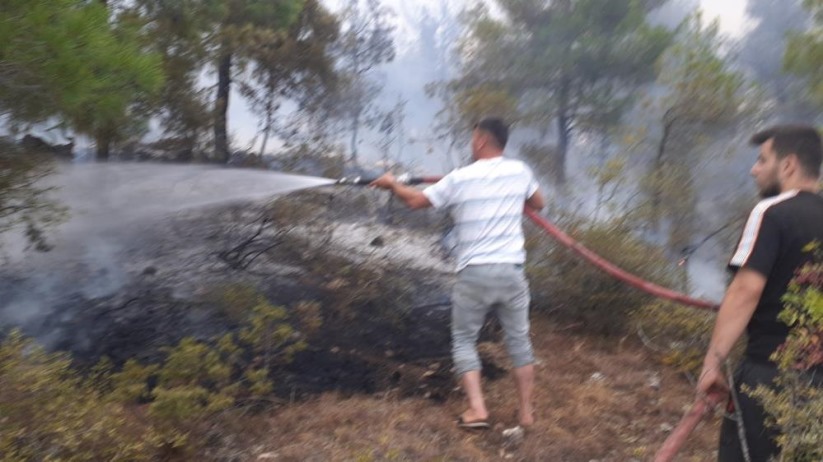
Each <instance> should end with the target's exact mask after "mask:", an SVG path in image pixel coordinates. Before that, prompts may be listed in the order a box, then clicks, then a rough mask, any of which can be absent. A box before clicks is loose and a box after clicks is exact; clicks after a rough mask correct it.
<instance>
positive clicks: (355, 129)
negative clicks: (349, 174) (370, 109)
mask: <svg viewBox="0 0 823 462" xmlns="http://www.w3.org/2000/svg"><path fill="white" fill-rule="evenodd" d="M362 112H363V111H362V110H360V109H358V110H357V111H356V112H355V113H354V114H353V117H352V121H351V162H352V163H353V164H355V165H357V143H358V135H359V133H360V117H361V113H362Z"/></svg>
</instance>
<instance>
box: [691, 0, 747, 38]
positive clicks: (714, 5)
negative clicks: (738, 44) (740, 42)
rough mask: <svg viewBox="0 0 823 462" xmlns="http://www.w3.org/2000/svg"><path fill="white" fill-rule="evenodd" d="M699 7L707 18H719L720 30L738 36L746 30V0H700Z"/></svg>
mask: <svg viewBox="0 0 823 462" xmlns="http://www.w3.org/2000/svg"><path fill="white" fill-rule="evenodd" d="M700 8H701V9H702V10H703V13H704V14H705V15H706V17H707V19H712V20H713V19H719V20H720V30H721V31H722V32H723V33H724V34H727V35H729V36H732V37H738V36H740V35H742V34H743V33H744V32H746V31H747V30H748V27H749V24H748V20H747V17H746V0H700Z"/></svg>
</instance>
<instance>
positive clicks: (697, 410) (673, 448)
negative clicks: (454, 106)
mask: <svg viewBox="0 0 823 462" xmlns="http://www.w3.org/2000/svg"><path fill="white" fill-rule="evenodd" d="M439 180H440V177H418V178H408V177H407V178H405V179H403V180H402V181H404V182H405V183H407V184H421V183H436V182H437V181H439ZM370 182H371V181H370V180H364V179H361V178H359V177H358V178H356V179H353V180H348V179H343V180H341V181H339V183H340V184H368V183H370ZM524 213H525V214H526V216H527V217H529V219H531V221H532V222H534V224H536V225H537V226H538V227H540V228H541V229H542V230H543V231H545V232H546V233H547V234H549V235H550V236H552V237H553V238H555V239H556V240H557V241H559V242H560V243H561V244H563V245H564V246H566V247H568V248H569V249H571V250H572V251H574V252H575V253H577V254H578V255H580V256H581V257H583V259H585V260H586V261H588V262H589V263H591V264H593V265H595V266H596V267H598V268H600V269H601V270H603V271H605V272H606V273H608V274H609V275H611V276H613V277H615V278H617V279H618V280H620V281H623V282H625V283H626V284H628V285H630V286H632V287H635V288H637V289H640V290H642V291H644V292H646V293H649V294H651V295H654V296H655V297H659V298H663V299H666V300H670V301H673V302H676V303H680V304H683V305H687V306H691V307H694V308H700V309H705V310H717V309H718V306H717V304H715V303H713V302H709V301H706V300H699V299H696V298H692V297H689V296H688V295H685V294H682V293H680V292H676V291H673V290H670V289H667V288H665V287H661V286H659V285H657V284H654V283H651V282H649V281H646V280H645V279H642V278H640V277H638V276H636V275H634V274H631V273H629V272H627V271H624V270H622V269H621V268H619V267H618V266H617V265H614V264H613V263H611V262H609V261H608V260H606V259H604V258H603V257H601V256H600V255H597V254H596V253H594V252H592V251H591V250H589V249H587V248H586V247H584V246H583V245H582V244H580V243H579V242H577V241H575V240H574V239H572V237H571V236H569V235H568V234H566V233H564V232H563V231H562V230H561V229H560V228H558V227H557V226H555V225H554V224H553V223H552V222H550V221H549V220H547V219H546V218H544V217H542V216H540V215H539V214H538V213H537V212H536V211H534V210H532V209H530V208H528V207H526V208H525V209H524ZM708 411H709V406H708V405H707V404H706V402H705V401H703V400H701V399H698V400H697V401H696V402H695V403H694V405H693V406H692V407H691V409H690V410H689V412H687V413H686V414H685V415H684V416H683V418H682V419H681V420H680V422H679V423H678V425H677V427H676V428H675V429H674V431H673V432H672V433H671V434H669V437H668V438H666V441H665V442H664V443H663V445H662V446H661V448H660V449H659V450H658V452H657V454H655V458H654V460H655V462H670V461H671V460H672V459H673V458H674V456H675V455H676V454H677V452H678V451H679V450H680V448H681V447H682V446H683V444H684V443H685V442H686V439H687V438H688V436H689V435H690V434H691V433H692V431H694V429H695V427H696V426H697V424H698V423H699V422H700V421H701V420H702V419H703V418H704V417H705V416H706V415H707V414H708Z"/></svg>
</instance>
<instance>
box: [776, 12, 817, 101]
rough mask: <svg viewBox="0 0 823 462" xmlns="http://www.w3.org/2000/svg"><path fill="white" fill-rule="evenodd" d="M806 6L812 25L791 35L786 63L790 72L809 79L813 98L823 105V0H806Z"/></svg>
mask: <svg viewBox="0 0 823 462" xmlns="http://www.w3.org/2000/svg"><path fill="white" fill-rule="evenodd" d="M805 6H806V9H808V10H809V13H810V14H811V17H812V21H813V22H812V25H811V27H810V28H809V30H807V31H805V32H799V33H793V34H792V35H790V37H789V43H788V45H787V47H786V54H785V56H784V65H785V67H786V69H787V70H788V71H789V72H792V73H794V74H797V75H799V76H802V77H805V78H806V79H807V80H808V83H809V91H810V93H811V96H812V99H814V101H815V102H816V103H817V104H818V105H823V82H821V81H820V75H821V74H823V0H806V1H805Z"/></svg>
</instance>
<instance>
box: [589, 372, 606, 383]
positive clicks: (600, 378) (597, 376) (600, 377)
mask: <svg viewBox="0 0 823 462" xmlns="http://www.w3.org/2000/svg"><path fill="white" fill-rule="evenodd" d="M604 380H606V376H605V375H603V374H602V373H600V372H595V373H594V374H592V375H591V377H589V381H591V382H602V381H604Z"/></svg>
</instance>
